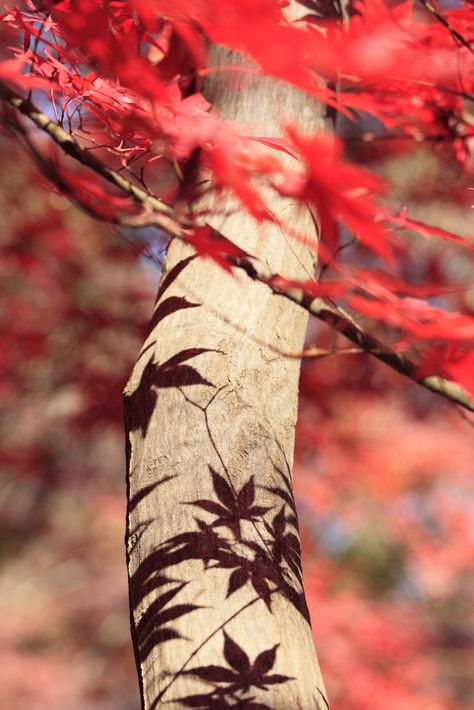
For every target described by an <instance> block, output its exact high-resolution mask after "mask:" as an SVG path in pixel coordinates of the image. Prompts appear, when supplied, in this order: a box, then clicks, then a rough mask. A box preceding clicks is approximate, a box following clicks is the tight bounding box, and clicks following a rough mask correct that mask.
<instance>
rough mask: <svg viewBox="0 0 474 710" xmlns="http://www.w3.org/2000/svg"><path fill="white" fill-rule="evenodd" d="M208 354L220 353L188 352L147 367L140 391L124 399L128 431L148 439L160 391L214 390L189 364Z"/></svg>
mask: <svg viewBox="0 0 474 710" xmlns="http://www.w3.org/2000/svg"><path fill="white" fill-rule="evenodd" d="M208 352H219V351H217V350H212V349H211V348H187V349H186V350H181V351H180V352H179V353H176V355H173V356H172V357H170V358H168V360H166V361H165V362H163V363H160V364H158V363H154V362H151V361H150V362H149V363H148V364H147V365H145V367H144V369H143V372H142V374H141V377H140V381H139V383H138V386H137V388H136V389H135V390H134V391H133V392H132V394H125V396H124V411H125V422H126V426H127V430H128V431H130V432H132V431H137V430H139V431H140V433H141V435H142V437H145V436H146V433H147V431H148V427H149V424H150V419H151V417H152V415H153V412H154V411H155V407H156V405H157V402H158V390H160V389H163V388H170V387H176V388H181V387H189V386H190V385H207V386H209V387H214V385H213V384H212V382H209V380H207V379H206V378H205V377H203V376H202V375H201V374H200V373H199V371H198V370H197V369H196V368H195V367H193V366H192V365H189V364H188V363H187V361H188V360H191V359H192V358H195V357H197V356H198V355H202V354H203V353H208Z"/></svg>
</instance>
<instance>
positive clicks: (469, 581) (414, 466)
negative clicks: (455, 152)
mask: <svg viewBox="0 0 474 710" xmlns="http://www.w3.org/2000/svg"><path fill="white" fill-rule="evenodd" d="M346 138H347V143H348V145H349V146H350V147H351V151H352V155H353V156H355V157H357V158H358V159H359V160H361V161H362V162H367V161H371V163H372V164H374V163H377V164H378V168H379V170H380V172H381V173H383V174H386V175H387V174H388V175H389V176H390V178H391V179H392V180H393V182H394V185H395V188H394V189H395V195H396V197H397V199H398V200H399V201H400V202H402V203H404V204H409V205H410V208H411V209H412V212H411V214H412V216H414V217H415V218H416V217H418V218H420V217H421V216H423V217H425V218H426V219H427V220H428V221H430V222H432V223H437V224H438V225H439V226H441V227H444V228H448V229H452V230H457V231H460V232H464V234H466V235H469V233H470V232H471V231H472V217H471V214H472V212H471V211H470V204H469V195H468V193H467V191H466V189H465V186H464V187H463V186H462V185H461V186H460V187H459V189H458V188H457V191H456V194H454V191H453V185H455V184H456V185H459V183H458V177H459V176H458V175H457V173H456V168H455V166H452V165H451V164H450V163H449V162H448V161H447V159H445V157H444V156H443V154H442V151H436V150H434V149H433V146H428V147H421V148H420V149H419V150H418V151H417V152H415V153H413V152H410V153H406V152H405V150H404V148H403V146H401V147H400V150H399V151H395V153H396V155H395V158H394V157H393V151H392V157H391V159H390V164H387V163H386V161H384V158H383V156H384V155H385V154H386V151H385V149H384V147H383V143H382V144H380V141H379V140H378V138H377V136H376V135H374V134H371V133H370V132H367V126H365V128H364V134H363V135H362V134H361V133H359V134H351V133H350V131H349V132H348V133H347V135H346ZM0 154H1V165H0V215H1V224H2V227H1V230H0V247H1V259H0V279H1V289H2V298H1V303H0V327H1V332H2V341H3V342H2V346H1V349H0V401H1V403H2V418H1V422H0V437H1V439H2V442H3V443H2V451H1V453H0V468H1V480H0V618H1V623H0V707H1V708H8V709H9V710H17V709H18V710H23V709H24V708H29V710H59V709H61V710H93V709H97V710H109V709H110V710H138V708H139V701H138V689H137V683H136V678H135V669H134V663H133V658H132V651H131V642H130V637H129V623H128V601H127V580H126V567H125V555H124V545H123V537H124V518H125V473H124V468H125V466H124V441H123V433H122V410H121V391H122V389H123V387H124V384H125V382H126V379H127V376H128V373H129V371H130V368H131V365H132V363H133V360H134V358H135V356H136V355H137V353H138V351H139V349H140V345H141V340H142V338H143V336H144V333H145V329H146V324H147V320H148V318H149V316H150V314H151V310H152V305H153V299H154V292H155V290H156V286H157V282H158V278H159V267H158V264H157V263H156V259H155V260H153V259H150V258H145V257H144V256H143V253H142V248H141V247H140V245H139V244H138V242H136V241H135V242H134V241H133V240H131V238H130V235H123V234H122V235H117V234H114V233H112V231H110V230H109V229H108V228H107V227H106V226H105V225H101V224H99V223H97V222H94V221H93V220H92V219H90V218H89V217H88V216H86V215H85V214H83V213H81V212H80V211H78V210H77V209H76V208H75V207H73V206H71V205H70V204H69V202H68V201H67V199H66V198H65V197H63V196H61V195H59V194H57V192H55V191H54V190H53V189H52V188H51V187H50V186H49V185H47V183H46V182H45V180H44V179H43V178H42V177H41V176H40V175H39V174H38V172H37V170H36V169H35V167H34V166H33V164H32V163H31V162H30V160H29V159H28V158H27V156H26V155H25V154H24V153H23V152H21V151H20V150H19V148H18V147H17V146H15V145H14V143H13V142H12V141H11V140H10V139H9V138H8V137H1V138H0ZM408 176H410V179H408ZM413 210H414V211H413ZM351 249H352V252H351V258H352V259H355V260H357V259H359V261H360V262H361V263H366V262H364V259H367V255H366V254H364V253H363V252H361V253H360V254H359V253H358V252H357V249H356V248H355V247H353V246H352V247H351ZM354 249H355V251H354ZM147 251H148V252H149V251H150V249H148V250H147ZM152 251H153V249H152ZM472 268H473V267H472V259H471V260H469V255H468V254H466V253H465V252H464V251H462V250H460V249H459V248H457V247H456V246H449V245H448V246H447V245H446V243H441V244H437V243H435V242H431V241H430V242H424V241H423V240H422V239H421V238H417V240H416V241H415V240H413V243H412V245H411V250H410V256H408V257H406V258H405V261H404V269H405V270H406V273H405V276H409V275H411V276H412V278H414V279H415V280H417V281H421V280H423V279H424V278H431V279H435V280H437V281H438V282H439V283H442V284H445V285H449V284H458V283H465V284H466V283H468V281H469V277H470V275H471V276H472ZM445 298H448V297H445ZM449 298H450V302H449V304H448V305H449V306H450V307H452V306H454V307H459V308H462V309H463V310H465V311H470V310H471V311H472V310H473V307H474V295H473V291H472V290H471V291H469V290H468V289H466V290H463V291H459V290H457V291H455V292H454V291H453V294H451V296H450V297H449ZM436 303H437V305H445V302H444V301H443V299H438V300H437V301H436ZM308 343H316V344H317V345H321V346H331V347H332V346H335V347H343V346H344V345H345V343H344V342H343V341H342V340H339V339H338V338H337V337H335V336H334V334H331V333H330V332H328V331H327V330H325V329H324V327H322V326H317V325H316V324H314V323H311V324H310V326H309V330H308ZM473 438H474V437H473V423H472V418H471V421H470V420H469V417H468V415H464V414H463V413H462V412H460V411H459V410H457V409H456V408H455V407H453V406H452V405H450V404H449V403H447V402H444V401H442V400H441V399H439V398H436V397H434V396H432V395H430V394H429V393H427V392H424V391H423V390H421V389H420V388H417V387H416V386H415V385H413V384H412V383H410V382H408V381H405V380H403V378H401V377H399V376H398V375H396V374H394V373H391V372H390V371H389V370H388V369H387V368H385V367H384V366H383V365H380V364H378V363H376V362H375V361H374V360H372V359H370V358H369V357H367V356H366V355H352V356H348V355H336V356H331V357H327V358H323V359H320V360H313V361H310V360H307V361H305V362H304V363H303V368H302V377H301V407H300V416H299V424H298V430H297V449H296V464H295V476H294V478H295V488H296V493H297V496H298V506H299V511H300V512H299V515H300V524H301V533H302V545H303V552H304V570H305V580H306V589H307V595H308V601H309V604H310V607H311V615H312V619H313V627H314V634H315V637H316V642H317V646H318V651H319V656H320V662H321V665H322V668H323V673H324V676H325V679H326V684H327V687H328V691H329V696H330V698H331V701H332V708H333V710H401V709H403V710H462V709H465V708H468V707H472V706H473V703H474V674H473V668H474V619H473V616H474V604H473V602H474V596H473V570H472V562H473V560H474V485H473V477H472V473H473V469H474V464H473V461H474V445H473Z"/></svg>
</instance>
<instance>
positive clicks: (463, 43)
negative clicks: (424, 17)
mask: <svg viewBox="0 0 474 710" xmlns="http://www.w3.org/2000/svg"><path fill="white" fill-rule="evenodd" d="M419 2H420V3H421V4H422V5H423V7H424V8H426V10H428V12H429V13H430V14H431V15H433V17H435V18H436V19H437V21H438V22H440V23H441V24H442V25H443V27H446V29H447V30H448V32H449V33H450V35H451V37H452V38H453V39H454V40H455V42H457V44H459V45H461V46H462V47H465V48H466V49H468V50H469V51H470V52H471V54H474V49H473V48H472V47H471V44H470V43H469V42H468V41H467V39H466V38H465V37H463V36H462V34H460V33H459V32H458V31H457V30H455V29H454V27H453V26H452V25H450V24H449V22H448V20H447V19H446V18H445V17H444V16H443V15H442V14H441V13H440V12H439V11H438V10H437V9H436V8H435V6H434V5H433V3H431V2H430V0H419Z"/></svg>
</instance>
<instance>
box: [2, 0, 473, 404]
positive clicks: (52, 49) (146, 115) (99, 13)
mask: <svg viewBox="0 0 474 710" xmlns="http://www.w3.org/2000/svg"><path fill="white" fill-rule="evenodd" d="M287 4H288V3H286V2H282V1H279V0H242V1H241V2H238V3H235V2H234V1H233V0H198V1H197V2H196V1H195V0H192V1H191V0H173V1H171V0H152V1H149V0H147V1H145V0H118V1H117V2H113V3H109V2H106V1H105V0H60V1H59V2H48V1H47V0H46V1H45V2H33V1H32V0H28V2H25V3H19V2H13V3H12V2H10V3H8V9H7V11H6V13H5V14H4V15H3V17H2V27H3V30H2V31H3V32H4V33H5V35H6V37H7V38H8V42H7V43H6V44H7V46H8V47H9V49H8V52H7V53H6V54H5V56H4V57H3V61H2V62H0V80H2V81H4V82H6V83H7V85H8V86H13V87H14V88H15V89H16V90H17V91H19V92H20V94H22V95H23V96H25V92H29V93H28V97H32V98H33V99H34V101H33V104H34V103H36V105H38V106H40V108H41V109H42V110H43V111H44V115H45V116H49V118H50V119H51V122H52V123H56V124H57V125H59V126H61V127H62V128H63V129H65V130H66V131H67V132H68V133H69V134H70V135H71V136H72V137H73V139H74V141H76V142H77V143H78V144H79V145H80V146H82V148H83V149H85V150H87V151H88V153H89V154H90V155H92V156H94V159H96V160H97V161H100V162H101V163H102V164H103V165H105V166H106V168H107V170H109V171H110V170H113V171H116V172H117V174H119V175H120V176H121V177H122V178H123V180H122V184H119V181H118V180H115V185H116V187H119V188H121V189H125V191H126V192H127V199H124V197H123V195H122V196H119V195H117V194H116V193H115V192H113V190H112V189H111V188H110V187H108V186H107V187H106V186H105V184H104V185H102V183H101V181H102V178H103V177H104V173H103V172H102V173H101V175H102V178H96V179H95V180H88V179H87V177H83V175H82V174H81V173H79V172H73V171H71V170H70V169H69V168H67V167H66V166H65V165H64V166H63V165H58V166H57V170H56V172H57V175H56V178H57V179H56V184H57V185H58V187H59V188H60V189H61V190H62V191H63V192H66V193H68V194H70V195H71V196H72V197H73V198H74V200H75V201H76V202H78V203H80V204H82V205H83V206H84V207H85V208H86V209H88V211H91V212H93V213H95V214H96V216H98V217H99V218H100V219H103V220H106V221H110V222H111V223H113V222H119V223H120V222H123V221H124V216H125V217H126V218H127V219H128V223H129V224H130V223H131V220H130V217H132V218H134V219H135V222H136V224H143V223H146V219H147V217H149V216H150V205H146V204H145V202H146V198H147V195H152V196H154V197H156V198H158V199H160V200H164V201H165V202H166V203H167V204H168V205H172V203H173V200H174V199H175V198H176V197H177V195H178V194H179V192H180V190H181V183H182V180H183V179H184V178H183V175H186V174H187V173H188V172H189V171H191V172H192V171H194V173H195V170H196V163H198V164H199V166H200V169H201V170H203V171H204V172H205V173H206V172H207V173H208V174H209V177H210V178H211V182H206V185H207V187H205V188H204V187H203V184H202V181H196V184H195V187H194V191H193V192H192V193H190V192H189V189H188V193H187V198H188V206H190V207H191V206H192V204H193V200H194V199H195V198H198V197H199V196H200V194H202V192H203V190H204V189H206V190H207V191H214V192H215V193H218V194H222V193H225V194H227V193H229V194H230V195H231V196H233V197H234V198H236V199H237V200H238V202H239V203H240V205H241V207H242V209H245V210H247V211H248V212H249V213H250V214H251V215H252V216H253V217H254V218H255V219H256V220H257V221H264V220H269V221H278V220H277V218H276V217H275V216H274V214H273V213H272V212H271V210H270V209H269V207H268V205H267V204H266V202H267V199H268V195H271V194H272V193H276V194H279V195H281V194H283V195H286V196H291V197H292V198H293V199H295V200H297V201H299V202H301V203H304V204H309V205H310V206H311V207H312V208H314V210H315V219H317V220H318V222H319V225H320V227H321V239H320V243H319V246H318V247H317V249H318V253H319V259H320V262H321V263H322V264H323V265H324V268H325V269H327V268H329V269H331V270H332V272H333V274H334V282H335V284H337V287H336V288H335V289H334V293H336V292H337V294H338V303H339V304H340V305H342V306H347V307H350V308H351V309H352V311H353V312H355V314H356V315H357V314H359V315H360V316H362V317H369V318H372V319H374V320H375V321H378V322H380V323H382V324H383V326H384V328H385V330H386V331H387V334H388V335H387V337H388V338H389V340H390V341H391V343H392V344H393V345H394V346H397V347H398V348H399V349H405V350H406V349H407V348H411V349H412V350H413V351H414V352H415V353H416V356H417V361H418V363H419V365H420V368H421V371H423V372H426V373H427V374H439V375H445V374H446V373H449V375H450V377H455V379H456V381H457V382H459V383H461V384H463V385H464V386H465V387H466V388H467V389H470V388H471V387H472V383H471V379H470V377H469V374H468V373H466V372H465V368H464V367H463V365H462V363H465V362H466V358H464V357H461V358H459V357H458V355H457V354H456V355H455V356H453V352H454V351H453V349H452V347H451V344H454V345H453V347H455V348H458V347H460V348H462V352H465V351H466V349H467V347H468V345H469V344H472V340H473V339H474V337H473V326H472V320H470V318H469V316H468V315H457V314H455V313H445V312H444V311H443V310H442V309H441V308H436V309H435V308H434V307H433V305H432V304H428V303H427V302H426V301H424V300H423V298H424V295H425V294H426V295H427V296H429V295H430V293H431V294H434V293H435V291H436V287H441V288H440V291H438V294H440V293H441V292H442V288H443V286H444V285H445V286H446V288H447V290H448V289H449V286H450V284H449V283H446V284H443V283H441V284H439V282H438V283H437V284H435V286H433V285H430V284H424V283H413V282H409V281H407V279H406V277H405V274H404V260H403V259H404V257H405V260H406V254H407V252H408V247H407V242H406V241H405V237H404V233H405V231H406V230H410V231H414V232H418V233H420V234H421V235H423V236H430V237H431V236H433V237H439V238H440V239H445V240H449V241H454V242H456V241H457V242H459V244H460V247H459V248H463V247H466V246H467V247H469V244H468V243H467V242H466V240H465V239H463V238H462V237H460V236H458V235H456V234H452V233H451V232H450V231H448V230H445V229H441V228H439V227H436V226H435V227H433V226H431V225H428V224H425V223H424V222H423V221H420V220H419V219H414V218H412V217H408V216H407V214H406V211H405V210H404V209H401V207H403V205H396V204H390V202H388V201H389V199H390V198H389V194H388V188H389V186H388V185H387V184H385V183H384V182H383V181H382V180H381V179H380V178H379V177H376V176H375V175H374V174H373V173H372V172H370V171H369V170H367V169H366V168H362V167H360V166H357V165H355V164H354V163H352V162H350V161H349V160H347V159H346V158H345V157H344V154H343V144H342V142H340V141H339V139H336V138H334V137H333V136H330V135H326V134H315V135H311V136H304V135H300V132H299V131H298V127H297V126H282V127H281V136H282V137H281V138H276V139H268V138H265V137H260V138H257V139H255V137H250V136H248V135H247V133H246V131H245V127H241V128H239V127H238V126H236V125H231V124H229V123H227V122H225V121H223V120H222V119H221V118H220V116H219V115H218V113H217V112H216V111H215V110H214V109H213V107H212V106H210V105H209V104H208V102H207V101H206V100H205V99H204V98H203V96H202V95H201V93H200V85H201V80H202V78H203V76H205V75H206V74H208V73H209V72H212V71H220V72H226V71H227V72H231V71H234V72H235V71H239V72H241V73H242V80H243V81H245V77H246V75H247V74H249V75H250V74H251V75H255V74H257V75H268V76H272V77H275V78H276V79H278V80H280V81H285V82H290V83H292V84H294V85H295V86H296V87H298V88H299V89H301V90H303V91H305V92H308V93H309V94H311V95H313V96H314V97H315V98H317V99H319V100H320V101H323V102H325V103H326V104H327V105H328V106H330V107H331V108H332V109H336V110H337V111H338V112H339V113H340V115H341V116H343V117H345V120H346V121H347V120H350V121H355V120H356V119H357V120H358V119H359V117H360V116H361V115H364V116H366V117H367V116H369V117H371V118H370V120H371V121H372V125H376V128H375V133H374V134H373V135H372V138H373V139H374V140H377V138H378V137H380V138H384V137H386V136H387V135H390V134H387V131H390V132H391V134H392V135H393V136H395V137H398V138H399V139H401V140H405V141H407V146H408V147H407V149H406V150H416V148H417V146H418V145H419V144H420V143H421V142H423V141H425V142H426V141H429V142H430V144H431V145H433V146H434V148H435V149H438V148H440V149H441V148H442V150H445V151H448V152H450V154H451V157H452V159H453V160H454V161H457V162H458V163H459V166H460V168H459V169H462V170H463V171H464V174H465V176H466V178H465V179H466V180H469V179H470V177H471V176H472V161H471V158H470V152H471V146H472V141H473V138H474V133H473V131H474V126H473V125H472V124H473V123H474V121H472V119H471V117H470V112H469V101H470V100H471V99H472V96H473V95H474V79H473V77H474V72H473V68H474V50H473V49H472V47H471V42H472V39H473V32H474V12H473V11H472V8H471V7H470V6H469V5H466V6H462V7H460V8H458V9H454V10H449V12H446V13H444V14H443V15H440V14H439V13H438V11H437V10H436V9H433V8H432V6H429V7H428V5H426V7H427V8H428V10H429V12H428V11H427V10H426V8H425V9H424V7H425V4H424V3H423V2H421V3H420V4H414V3H413V2H411V1H409V0H406V1H403V2H400V3H397V4H395V3H392V2H389V1H386V0H364V1H363V2H362V1H360V0H356V1H355V2H354V3H353V4H352V6H351V7H350V8H349V13H348V14H349V17H348V18H346V19H347V21H345V20H344V21H343V20H342V19H341V18H338V17H332V18H322V17H319V16H318V15H317V14H311V13H308V12H306V10H305V8H304V7H303V6H302V8H301V13H300V17H299V19H292V20H291V21H290V20H289V19H288V18H287V15H286V14H285V12H286V7H287ZM430 8H431V9H430ZM210 43H219V44H221V45H224V46H225V47H228V48H229V49H231V50H234V51H235V52H238V53H240V54H242V55H243V56H245V57H246V59H245V62H244V61H243V62H242V66H238V65H235V64H234V65H232V66H229V67H212V66H207V49H208V46H209V44H210ZM244 64H245V66H244ZM336 87H337V91H336ZM33 104H32V106H33ZM31 112H33V108H31V110H30V113H31ZM23 113H26V114H28V109H27V108H26V109H25V111H23ZM10 120H12V119H10ZM374 121H376V122H377V123H376V124H374ZM36 123H37V125H39V124H38V121H37V122H36ZM43 123H44V121H43ZM42 127H43V128H44V126H42ZM47 128H48V127H47ZM21 130H22V131H23V132H24V131H25V128H24V127H22V129H21ZM50 135H51V131H50ZM35 140H36V145H37V150H38V151H39V152H40V153H41V154H42V155H43V157H44V156H47V155H48V146H47V145H46V144H45V143H44V140H42V139H40V138H39V137H35ZM56 142H58V141H56ZM59 142H60V141H59ZM60 145H61V146H62V147H63V148H64V149H65V152H66V153H67V152H69V153H70V154H72V153H71V151H70V150H69V151H68V150H67V149H66V148H67V146H65V142H64V140H63V143H62V144H61V142H60ZM387 145H388V143H387ZM38 146H39V147H38ZM387 150H388V148H387ZM283 154H289V155H291V156H293V158H294V160H293V162H292V164H291V167H288V165H289V163H288V160H287V159H285V161H284V160H283V159H282V155H283ZM73 157H74V156H73ZM90 167H91V164H90V163H89V164H88V168H90ZM50 173H51V175H52V176H53V177H54V175H53V173H54V170H50ZM127 185H128V187H127ZM137 188H138V189H139V190H141V192H140V193H139V191H138V189H137ZM139 195H141V197H140V196H139ZM130 197H131V198H132V199H134V200H135V202H138V205H137V206H136V207H134V208H133V209H132V208H131V204H132V203H131V202H130V200H129V199H128V198H130ZM182 202H183V201H182V200H181V202H180V204H182ZM99 203H100V204H99ZM140 203H141V205H140ZM156 204H157V203H156V202H155V203H154V205H155V206H156ZM154 209H155V208H154V207H153V208H152V209H151V211H152V212H153V210H154ZM179 209H180V210H181V213H180V214H178V213H177V219H178V222H180V221H181V223H182V224H183V225H184V231H183V233H182V236H183V237H184V238H187V239H188V240H189V242H190V243H192V244H193V246H194V247H195V249H196V250H197V252H198V253H200V254H201V255H202V256H207V257H210V258H212V259H214V260H215V261H216V262H217V263H219V264H220V265H221V266H223V267H224V268H227V269H230V268H231V267H230V266H229V262H231V261H232V259H235V257H238V256H242V254H238V253H237V252H236V247H235V246H234V245H232V244H231V243H230V242H229V241H228V240H226V239H225V235H223V236H222V237H220V236H219V235H218V234H217V233H214V232H211V231H210V230H209V229H208V228H207V227H206V214H203V213H200V214H193V213H192V211H191V209H189V210H188V212H186V214H184V215H183V213H182V210H183V208H182V207H180V208H179ZM171 212H172V211H171ZM169 214H170V213H169ZM281 226H283V227H285V228H286V229H287V230H288V233H289V234H291V233H292V232H291V229H290V228H289V226H288V225H284V224H282V225H281ZM341 230H342V233H344V232H349V233H350V234H352V236H353V237H354V238H355V239H357V240H358V242H359V243H360V245H362V254H365V257H364V265H363V268H362V269H361V268H360V266H358V265H357V264H356V263H352V264H348V263H347V259H346V258H345V257H344V259H341V243H342V241H341ZM400 230H402V231H400ZM293 236H294V238H295V239H304V240H306V241H307V242H308V243H312V242H314V239H313V238H312V236H311V235H299V234H293ZM470 246H471V247H472V244H471V245H470ZM447 248H448V247H446V249H447ZM453 248H454V247H453ZM416 249H417V246H416V243H415V246H411V247H410V254H415V255H416ZM367 262H369V264H370V266H369V267H367ZM382 262H385V263H386V264H387V267H388V268H389V269H390V271H391V273H389V274H387V275H384V276H382V273H383V272H382V271H381V267H382ZM367 272H369V276H368V278H365V277H364V273H365V274H367ZM282 278H283V281H284V275H282ZM390 279H391V281H390ZM283 281H281V282H280V284H281V283H283ZM390 284H392V285H390ZM394 284H396V286H395V291H396V295H395V294H394V293H393V291H392V286H393V285H394ZM298 286H299V287H300V288H301V289H302V290H303V291H304V292H305V293H306V294H307V295H308V296H310V295H311V294H314V293H316V292H317V291H318V289H319V292H322V290H324V289H322V288H321V286H318V284H316V283H314V284H312V283H306V282H305V283H301V284H299V285H298ZM451 288H452V285H451ZM433 289H434V290H433ZM330 290H331V289H330ZM443 305H444V304H443ZM447 305H448V307H452V303H447ZM455 305H457V304H456V303H455ZM433 341H434V345H433ZM433 347H435V350H433ZM433 352H436V353H437V357H436V358H435V357H433ZM457 352H458V350H456V353H457ZM453 362H456V363H457V366H456V367H453V365H452V364H453ZM460 363H461V364H460ZM471 392H472V390H471Z"/></svg>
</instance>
